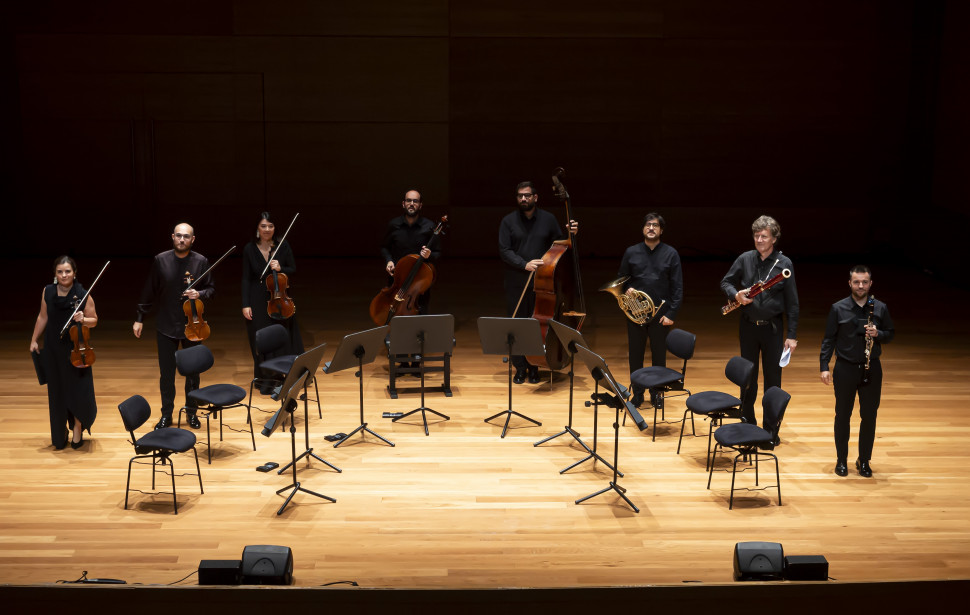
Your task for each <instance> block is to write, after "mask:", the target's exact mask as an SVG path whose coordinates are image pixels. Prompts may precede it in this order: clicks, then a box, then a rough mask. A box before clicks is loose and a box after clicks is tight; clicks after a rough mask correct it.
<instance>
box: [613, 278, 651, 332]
mask: <svg viewBox="0 0 970 615" xmlns="http://www.w3.org/2000/svg"><path fill="white" fill-rule="evenodd" d="M629 279H630V276H628V275H627V276H623V277H622V278H617V279H615V280H613V281H612V282H608V283H606V284H605V285H603V287H602V288H600V290H602V291H606V292H608V293H610V294H611V295H613V296H614V297H616V302H617V303H619V304H620V309H621V310H623V313H624V314H626V317H627V318H629V319H630V320H632V321H633V322H635V323H637V324H638V325H642V324H644V323H646V322H647V321H648V320H650V319H651V318H653V315H654V314H656V312H657V306H656V305H654V303H653V299H651V298H650V295H648V294H647V293H645V292H643V291H642V290H637V289H633V295H632V296H631V295H628V294H627V293H626V292H624V291H623V284H624V283H625V282H626V281H627V280H629Z"/></svg>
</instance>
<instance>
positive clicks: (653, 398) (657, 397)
mask: <svg viewBox="0 0 970 615" xmlns="http://www.w3.org/2000/svg"><path fill="white" fill-rule="evenodd" d="M650 405H651V406H653V407H654V408H658V409H659V408H662V407H663V395H661V394H660V393H655V392H654V391H650Z"/></svg>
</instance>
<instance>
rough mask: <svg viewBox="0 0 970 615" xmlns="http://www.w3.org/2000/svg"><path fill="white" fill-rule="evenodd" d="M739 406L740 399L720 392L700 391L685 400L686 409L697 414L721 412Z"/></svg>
mask: <svg viewBox="0 0 970 615" xmlns="http://www.w3.org/2000/svg"><path fill="white" fill-rule="evenodd" d="M740 405H741V400H740V399H738V398H737V397H735V396H734V395H728V394H727V393H722V392H720V391H702V392H700V393H694V394H693V395H691V396H690V397H688V398H687V408H688V409H689V410H690V411H691V412H694V413H697V414H710V413H712V412H722V411H724V410H730V409H731V408H736V407H738V406H740Z"/></svg>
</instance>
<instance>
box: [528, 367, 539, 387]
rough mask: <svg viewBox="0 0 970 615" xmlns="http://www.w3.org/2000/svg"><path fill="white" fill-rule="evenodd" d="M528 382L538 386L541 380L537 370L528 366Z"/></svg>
mask: <svg viewBox="0 0 970 615" xmlns="http://www.w3.org/2000/svg"><path fill="white" fill-rule="evenodd" d="M529 382H531V383H532V384H539V383H540V382H542V380H540V379H539V368H538V367H536V366H535V365H531V366H529Z"/></svg>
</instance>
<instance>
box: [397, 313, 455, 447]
mask: <svg viewBox="0 0 970 615" xmlns="http://www.w3.org/2000/svg"><path fill="white" fill-rule="evenodd" d="M454 345H455V317H454V316H452V315H451V314H434V315H417V316H395V317H394V318H393V319H392V320H391V337H390V344H389V347H390V349H389V352H390V353H391V355H395V356H397V355H416V356H419V357H426V356H427V353H431V354H439V353H443V354H445V356H447V355H450V354H451V351H452V350H453V349H454ZM419 369H420V370H421V388H420V390H421V406H420V407H418V408H415V409H414V410H411V411H410V412H407V413H404V414H402V415H401V416H398V417H394V419H392V421H391V422H392V423H396V422H398V421H400V420H402V419H405V418H407V417H409V416H411V415H412V414H416V413H418V412H420V413H421V422H422V423H423V424H424V435H426V436H430V435H431V432H430V431H429V430H428V415H427V413H428V412H430V413H431V414H434V415H435V416H437V417H440V418H442V419H444V420H446V421H450V420H451V417H450V416H448V415H447V414H442V413H441V412H438V411H437V410H432V409H431V408H428V407H427V406H425V404H424V392H425V390H427V389H426V387H425V383H424V375H425V365H424V360H421V361H420V362H419ZM447 395H448V396H451V391H450V390H449V391H448V393H447Z"/></svg>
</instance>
